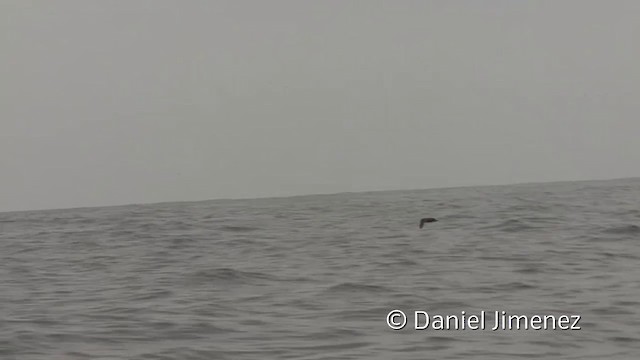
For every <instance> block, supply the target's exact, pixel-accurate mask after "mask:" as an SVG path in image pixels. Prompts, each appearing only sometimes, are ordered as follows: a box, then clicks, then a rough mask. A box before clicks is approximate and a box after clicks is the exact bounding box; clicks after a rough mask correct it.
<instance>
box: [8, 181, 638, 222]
mask: <svg viewBox="0 0 640 360" xmlns="http://www.w3.org/2000/svg"><path fill="white" fill-rule="evenodd" d="M639 178H640V176H628V177H616V178H604V179H589V180H584V179H583V180H551V181H524V182H515V183H499V184H484V185H454V186H436V187H429V188H411V189H386V190H384V189H382V190H358V191H339V192H330V193H311V194H296V195H275V196H271V195H265V196H257V197H229V198H226V197H220V198H211V199H204V200H168V201H154V202H148V203H147V202H145V203H123V204H113V205H88V206H70V207H60V208H55V207H53V208H40V209H27V210H0V214H7V213H21V212H38V211H58V210H81V209H96V208H111V207H128V206H151V205H160V204H174V203H198V202H207V201H240V200H267V199H289V198H296V197H310V196H335V195H342V194H365V193H378V192H394V191H425V190H446V189H464V188H483V187H499V186H519V185H537V184H556V183H576V182H593V181H616V180H631V179H639Z"/></svg>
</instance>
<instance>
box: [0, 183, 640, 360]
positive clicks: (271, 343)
mask: <svg viewBox="0 0 640 360" xmlns="http://www.w3.org/2000/svg"><path fill="white" fill-rule="evenodd" d="M422 217H435V218H437V219H438V220H439V221H438V222H434V223H429V224H426V225H425V227H424V228H423V229H419V228H418V223H419V220H420V218H422ZM0 257H1V260H0V358H1V359H19V360H35V359H38V360H40V359H43V360H44V359H47V360H51V359H65V360H70V359H71V360H73V359H79V360H80V359H91V360H97V359H100V360H107V359H109V360H114V359H127V360H128V359H158V360H160V359H176V360H189V359H194V360H195V359H222V360H224V359H232V360H238V359H306V360H320V359H368V360H371V359H380V360H389V359H471V358H473V359H492V360H495V359H537V358H545V359H603V358H606V359H609V360H612V359H637V358H640V179H624V180H610V181H591V182H564V183H546V184H522V185H510V186H487V187H467V188H448V189H430V190H414V191H387V192H367V193H345V194H335V195H314V196H298V197H289V198H269V199H253V200H212V201H202V202H182V203H161V204H152V205H130V206H118V207H103V208H81V209H68V210H48V211H32V212H13V213H0ZM393 311H395V312H393ZM496 311H497V312H498V313H497V314H498V319H502V317H503V316H505V317H506V318H509V317H510V316H516V317H517V319H519V320H516V321H515V324H514V321H512V320H509V323H508V324H507V325H508V328H506V329H502V328H499V329H497V330H492V328H493V325H494V321H495V316H496ZM503 312H504V313H503ZM390 314H391V315H390ZM402 314H404V316H403V315H402ZM416 314H417V315H416ZM416 316H417V317H418V322H417V323H416V321H415V320H416ZM482 316H486V317H485V318H484V320H482V321H484V322H486V328H484V329H481V328H477V327H478V326H479V321H480V320H481V317H482ZM563 316H566V318H563ZM578 318H579V320H578V322H577V323H575V321H576V319H578ZM402 325H405V326H402ZM516 325H517V326H516ZM463 326H464V327H465V328H464V329H462V327H463ZM416 327H417V328H418V329H416ZM399 328H401V329H399Z"/></svg>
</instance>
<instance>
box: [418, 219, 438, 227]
mask: <svg viewBox="0 0 640 360" xmlns="http://www.w3.org/2000/svg"><path fill="white" fill-rule="evenodd" d="M436 221H438V220H437V219H435V218H422V219H420V229H422V227H423V226H424V224H426V223H431V222H436Z"/></svg>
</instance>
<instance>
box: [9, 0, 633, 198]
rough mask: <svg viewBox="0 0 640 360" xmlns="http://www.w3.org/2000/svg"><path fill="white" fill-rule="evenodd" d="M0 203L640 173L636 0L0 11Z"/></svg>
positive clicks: (13, 7) (184, 4)
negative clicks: (639, 165)
mask: <svg viewBox="0 0 640 360" xmlns="http://www.w3.org/2000/svg"><path fill="white" fill-rule="evenodd" d="M0 19H1V24H0V26H1V28H0V78H1V81H0V185H1V186H0V210H21V209H39V208H59V207H75V206H98V205H111V204H125V203H145V202H158V201H174V200H205V199H211V198H220V197H261V196H278V195H292V194H308V193H326V192H341V191H361V190H378V189H380V190H382V189H406V188H429V187H441V186H458V185H480V184H497V183H513V182H528V181H553V180H578V179H596V178H598V179H599V178H617V177H627V176H639V175H640V169H639V167H638V164H640V111H639V110H640V65H639V64H640V41H638V39H640V2H638V1H482V2H481V1H466V2H465V1H391V0H390V1H342V0H341V1H337V0H334V1H196V0H191V1H162V0H153V1H151V0H148V1H144V0H138V1H129V0H121V1H88V0H77V1H69V0H58V1H45V0H41V1H23V0H3V1H1V2H0Z"/></svg>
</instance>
